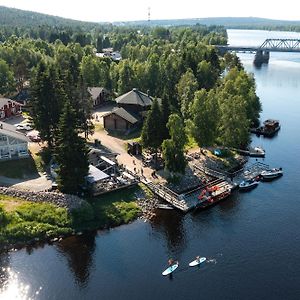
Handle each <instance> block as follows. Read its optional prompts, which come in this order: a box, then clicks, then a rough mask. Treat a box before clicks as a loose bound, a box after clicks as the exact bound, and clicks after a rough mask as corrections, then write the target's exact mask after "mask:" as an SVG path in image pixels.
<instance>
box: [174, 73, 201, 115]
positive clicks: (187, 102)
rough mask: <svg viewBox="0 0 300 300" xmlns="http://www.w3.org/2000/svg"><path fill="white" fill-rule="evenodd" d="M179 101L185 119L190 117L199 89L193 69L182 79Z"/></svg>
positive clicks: (178, 90)
mask: <svg viewBox="0 0 300 300" xmlns="http://www.w3.org/2000/svg"><path fill="white" fill-rule="evenodd" d="M176 88H177V93H178V101H179V106H180V110H181V113H182V116H183V118H184V119H188V118H189V117H190V114H189V112H190V106H191V104H192V102H193V100H194V95H195V92H196V91H197V89H198V82H197V79H196V78H195V76H194V73H193V72H192V70H191V69H188V70H187V71H186V72H185V73H184V74H183V75H182V76H181V78H180V80H179V82H178V84H177V86H176Z"/></svg>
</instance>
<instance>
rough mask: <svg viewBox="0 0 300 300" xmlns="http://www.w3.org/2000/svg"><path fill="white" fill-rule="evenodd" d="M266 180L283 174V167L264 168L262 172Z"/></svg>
mask: <svg viewBox="0 0 300 300" xmlns="http://www.w3.org/2000/svg"><path fill="white" fill-rule="evenodd" d="M260 175H261V177H262V178H263V179H264V180H270V179H274V178H277V177H280V176H282V175H283V171H282V168H273V169H270V170H264V171H262V172H261V173H260Z"/></svg>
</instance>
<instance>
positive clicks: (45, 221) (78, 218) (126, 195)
mask: <svg viewBox="0 0 300 300" xmlns="http://www.w3.org/2000/svg"><path fill="white" fill-rule="evenodd" d="M5 193H6V194H5ZM25 194H26V195H24V192H23V191H16V190H13V189H10V190H9V189H6V188H1V190H0V225H1V229H0V243H1V246H0V248H2V249H11V248H22V247H24V246H26V245H29V244H30V245H32V244H35V243H40V242H53V241H57V240H59V239H62V238H64V237H68V236H71V235H80V234H82V232H87V231H94V230H101V229H108V228H112V227H116V226H120V225H122V224H128V223H130V222H132V221H134V220H136V219H138V218H142V219H144V220H148V219H151V218H152V217H153V216H154V215H155V214H154V213H153V210H154V209H155V208H156V206H157V202H158V201H157V200H156V199H155V198H154V197H153V195H152V194H151V192H150V191H148V190H147V188H145V187H143V188H142V187H141V186H139V187H135V188H130V189H127V190H122V191H117V192H114V193H109V194H106V195H102V196H101V197H94V198H89V199H85V200H83V199H80V198H78V197H76V196H71V197H75V198H78V199H80V201H81V204H80V206H78V205H77V206H76V205H74V203H73V204H72V208H71V209H70V207H68V206H67V205H65V203H62V202H61V201H56V202H55V201H52V203H51V201H48V202H45V197H46V196H45V195H47V193H44V194H43V193H38V195H36V194H35V195H34V194H32V193H31V194H30V192H27V193H26V192H25ZM20 196H21V197H20ZM25 196H26V197H25ZM43 197H44V199H42V198H43ZM75 198H74V199H75ZM47 199H48V200H49V195H48V198H47ZM72 199H73V198H72ZM78 199H77V200H78ZM31 200H32V201H31ZM73 202H74V201H73Z"/></svg>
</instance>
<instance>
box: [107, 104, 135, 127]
mask: <svg viewBox="0 0 300 300" xmlns="http://www.w3.org/2000/svg"><path fill="white" fill-rule="evenodd" d="M112 114H115V115H117V116H119V117H121V118H122V119H124V120H126V121H128V122H129V123H131V124H135V123H137V122H138V121H139V120H138V118H137V117H135V116H133V114H132V113H130V112H129V111H127V110H126V109H124V108H123V107H117V108H114V109H113V110H112V111H111V112H109V113H107V114H105V115H104V116H103V118H105V117H107V116H109V115H112Z"/></svg>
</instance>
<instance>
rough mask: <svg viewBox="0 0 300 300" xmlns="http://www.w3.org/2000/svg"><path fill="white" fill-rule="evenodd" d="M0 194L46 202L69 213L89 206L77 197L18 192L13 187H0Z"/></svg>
mask: <svg viewBox="0 0 300 300" xmlns="http://www.w3.org/2000/svg"><path fill="white" fill-rule="evenodd" d="M0 194H3V195H7V196H12V197H17V198H21V199H23V200H25V201H31V202H36V203H38V202H40V203H41V202H46V203H51V204H54V205H56V206H58V207H63V208H66V209H67V210H68V211H69V212H70V211H72V210H76V209H79V208H81V207H82V206H84V205H85V204H87V202H86V201H85V200H83V199H81V198H80V197H78V196H75V195H69V194H63V193H55V192H32V191H23V190H18V189H15V188H12V187H0Z"/></svg>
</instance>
